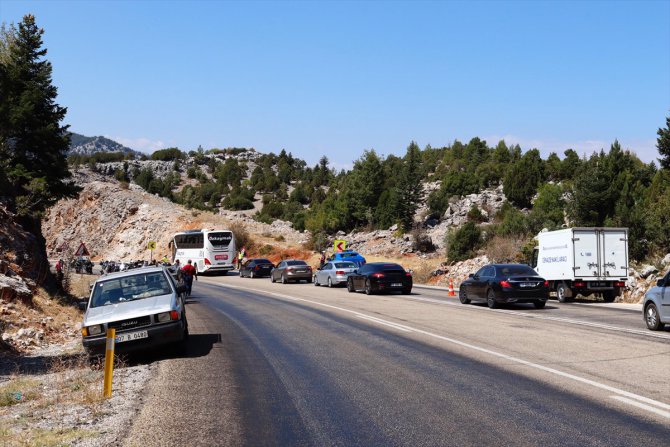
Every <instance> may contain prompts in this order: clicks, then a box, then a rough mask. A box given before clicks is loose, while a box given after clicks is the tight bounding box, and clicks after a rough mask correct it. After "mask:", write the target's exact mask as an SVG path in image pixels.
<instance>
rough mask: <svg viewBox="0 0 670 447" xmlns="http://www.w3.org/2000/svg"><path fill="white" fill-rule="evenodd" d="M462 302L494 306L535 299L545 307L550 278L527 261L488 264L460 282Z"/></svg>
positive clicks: (534, 300)
mask: <svg viewBox="0 0 670 447" xmlns="http://www.w3.org/2000/svg"><path fill="white" fill-rule="evenodd" d="M458 295H459V298H460V300H461V303H463V304H469V303H470V301H485V302H486V304H488V306H489V307H490V308H491V309H494V308H496V307H498V306H499V305H500V304H504V303H533V304H534V305H535V307H536V308H538V309H542V308H543V307H544V306H545V304H547V300H548V299H549V281H546V280H545V279H544V278H541V277H540V276H538V274H537V272H536V271H535V270H533V269H532V268H530V267H529V266H527V265H525V264H489V265H485V266H484V267H482V268H481V269H479V271H477V273H475V274H474V275H473V274H470V276H469V278H468V279H466V280H465V281H463V282H462V283H461V287H460V291H459V293H458Z"/></svg>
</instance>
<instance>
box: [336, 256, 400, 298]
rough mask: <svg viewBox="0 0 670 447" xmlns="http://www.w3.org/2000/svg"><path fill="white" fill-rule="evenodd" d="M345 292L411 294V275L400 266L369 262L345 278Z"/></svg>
mask: <svg viewBox="0 0 670 447" xmlns="http://www.w3.org/2000/svg"><path fill="white" fill-rule="evenodd" d="M347 290H348V291H349V292H350V293H352V292H363V291H364V292H365V293H367V294H368V295H372V294H373V293H381V292H392V291H399V292H402V293H404V294H409V293H411V292H412V274H411V273H410V272H408V271H406V270H405V269H404V268H403V267H402V266H401V265H398V264H393V263H390V262H371V263H369V264H365V265H364V266H363V267H361V268H359V269H358V270H357V271H356V272H355V273H352V274H350V275H349V277H348V278H347Z"/></svg>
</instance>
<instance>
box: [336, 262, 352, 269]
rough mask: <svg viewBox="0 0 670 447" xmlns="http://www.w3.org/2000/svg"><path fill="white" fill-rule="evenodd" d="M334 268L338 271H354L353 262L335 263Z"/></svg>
mask: <svg viewBox="0 0 670 447" xmlns="http://www.w3.org/2000/svg"><path fill="white" fill-rule="evenodd" d="M335 268H338V269H355V268H356V264H354V263H353V262H336V263H335Z"/></svg>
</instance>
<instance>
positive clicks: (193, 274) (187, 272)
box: [181, 259, 198, 296]
mask: <svg viewBox="0 0 670 447" xmlns="http://www.w3.org/2000/svg"><path fill="white" fill-rule="evenodd" d="M181 273H182V276H183V278H184V284H186V286H187V287H188V292H186V293H187V296H191V288H192V287H193V278H195V279H196V281H197V280H198V270H196V268H195V267H194V266H193V261H191V260H190V259H189V260H188V261H187V262H186V265H185V266H183V267H182V268H181Z"/></svg>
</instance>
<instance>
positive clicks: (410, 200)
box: [397, 141, 422, 232]
mask: <svg viewBox="0 0 670 447" xmlns="http://www.w3.org/2000/svg"><path fill="white" fill-rule="evenodd" d="M403 162H404V164H403V170H402V173H401V174H400V181H399V183H398V194H397V210H398V212H397V216H398V220H399V223H400V226H401V227H402V229H403V231H405V232H407V231H409V230H411V229H412V224H413V223H414V213H416V209H417V207H418V206H419V201H420V200H421V192H422V186H421V180H422V178H421V149H419V145H418V144H416V142H414V141H412V142H411V143H410V145H409V146H408V147H407V153H406V154H405V158H404V160H403Z"/></svg>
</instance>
